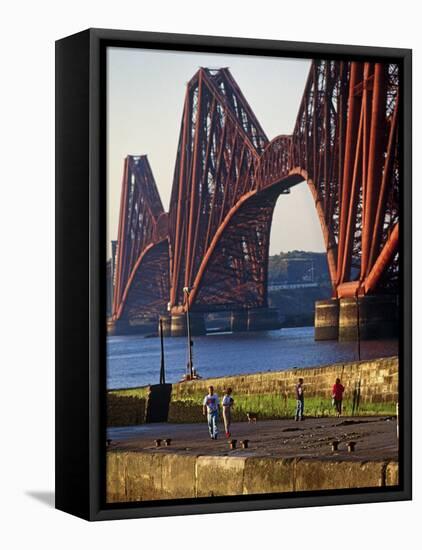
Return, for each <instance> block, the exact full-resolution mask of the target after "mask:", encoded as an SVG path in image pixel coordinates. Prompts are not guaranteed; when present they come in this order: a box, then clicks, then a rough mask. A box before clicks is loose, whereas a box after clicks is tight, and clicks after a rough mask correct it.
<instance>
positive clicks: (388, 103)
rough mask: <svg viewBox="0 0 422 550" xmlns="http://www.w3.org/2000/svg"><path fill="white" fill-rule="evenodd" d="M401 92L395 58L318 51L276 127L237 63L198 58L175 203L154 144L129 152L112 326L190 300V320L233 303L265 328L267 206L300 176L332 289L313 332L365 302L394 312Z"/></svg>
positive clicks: (370, 314) (170, 313) (134, 322)
mask: <svg viewBox="0 0 422 550" xmlns="http://www.w3.org/2000/svg"><path fill="white" fill-rule="evenodd" d="M280 100H282V98H280ZM399 106H400V103H399V70H398V66H397V65H393V64H385V63H363V62H342V61H328V60H314V61H313V62H312V65H311V68H310V71H309V76H308V79H307V82H306V85H305V89H304V92H303V97H302V100H301V103H300V107H299V112H298V114H297V118H296V123H295V127H294V129H293V132H292V134H291V135H281V136H278V137H276V138H275V139H273V140H272V141H270V140H269V139H268V137H267V136H266V134H265V131H264V130H263V128H262V127H261V125H260V123H259V121H258V120H257V118H256V116H255V115H254V113H253V111H252V109H251V107H250V105H249V104H248V102H247V100H246V98H245V97H244V96H243V94H242V91H241V90H240V88H239V86H238V85H237V83H236V81H235V80H234V78H233V76H232V75H231V73H230V71H229V70H228V69H227V68H221V69H219V70H212V69H207V68H200V69H199V70H198V72H197V73H196V74H195V75H194V76H193V78H192V79H191V80H190V82H189V83H188V84H187V89H186V95H185V101H184V110H183V117H182V121H181V128H180V137H179V143H178V148H177V155H176V165H175V171H174V179H173V187H172V194H171V201H170V209H169V212H168V213H167V212H165V211H164V209H163V206H162V203H161V200H160V196H159V192H158V189H157V186H156V183H155V181H154V176H153V173H152V170H151V167H150V165H149V162H148V159H147V157H146V156H128V157H127V158H126V159H125V163H124V171H123V181H122V191H121V203H120V221H119V229H118V242H117V254H116V261H115V264H116V269H115V276H114V297H113V311H112V319H111V324H112V325H113V326H114V327H115V330H121V331H122V332H127V331H130V330H132V329H134V328H136V327H137V326H141V325H142V324H143V323H145V322H147V321H150V322H152V321H153V322H155V323H157V320H158V317H159V316H164V317H166V316H167V318H168V319H173V323H175V325H177V324H178V323H179V324H180V322H183V319H185V312H186V310H187V309H189V312H190V313H191V315H192V319H193V324H194V325H195V323H197V324H198V323H199V325H200V321H198V319H200V316H201V314H202V313H203V312H207V313H208V312H215V311H221V310H225V311H230V312H232V315H233V319H234V324H233V326H234V327H236V326H237V327H238V328H239V330H241V329H242V328H247V326H249V329H250V330H252V329H253V327H252V325H253V324H254V322H255V328H269V327H270V325H271V323H274V322H276V321H275V319H274V314H273V313H274V312H271V310H270V309H269V308H268V303H267V278H268V254H269V239H270V229H271V222H272V216H273V212H274V207H275V204H276V202H277V199H278V197H279V196H280V195H281V194H283V193H288V192H289V189H290V188H291V187H292V186H294V185H297V184H299V183H301V182H306V184H307V185H308V188H309V191H310V193H311V194H312V197H313V200H314V204H315V209H316V212H317V215H318V218H319V221H320V224H321V230H322V234H323V238H324V242H325V246H326V250H327V261H328V267H329V273H330V278H331V283H332V289H333V294H332V296H333V299H332V300H330V301H328V302H324V303H320V304H319V305H318V304H317V311H316V326H317V329H318V328H319V336H320V337H321V338H324V337H336V336H337V333H338V324H339V322H340V325H341V323H342V320H341V319H342V318H343V325H344V324H346V325H347V323H349V325H350V324H351V325H353V324H356V323H355V321H356V320H355V317H356V315H358V316H359V313H360V316H361V319H360V320H359V322H361V323H367V324H371V322H372V321H374V322H375V323H378V324H379V323H380V322H382V319H381V317H384V318H385V317H388V318H390V317H391V315H393V316H394V315H396V313H395V312H394V311H393V310H395V308H396V297H397V292H398V291H397V289H398V265H399V257H398V256H399V180H400V170H399V142H398V121H399ZM298 216H301V213H300V212H298ZM303 223H304V224H305V223H307V222H306V219H303ZM288 230H289V229H288V227H286V231H288ZM359 304H361V311H360V312H359ZM368 304H369V305H368ZM371 304H372V305H371ZM374 304H375V305H374ZM392 304H393V305H392ZM392 307H393V310H392V309H391V308H392ZM392 311H393V313H392ZM195 316H196V317H195ZM339 318H340V321H339ZM371 318H373V319H372V320H371ZM195 319H196V321H195ZM251 319H252V320H251ZM347 319H349V320H347ZM350 319H352V321H350ZM353 319H354V320H353ZM380 319H381V320H380ZM181 320H182V321H181ZM169 323H170V324H171V321H170V320H169ZM236 323H237V324H236ZM248 323H249V325H248ZM251 323H252V325H251ZM199 325H198V326H199ZM118 327H120V328H118ZM193 330H194V328H193ZM198 330H199V329H198ZM333 330H334V333H333ZM336 331H337V332H336ZM174 332H176V333H177V328H175V329H174Z"/></svg>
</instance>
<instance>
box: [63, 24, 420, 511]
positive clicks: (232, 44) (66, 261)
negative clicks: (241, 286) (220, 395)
mask: <svg viewBox="0 0 422 550" xmlns="http://www.w3.org/2000/svg"><path fill="white" fill-rule="evenodd" d="M108 46H120V47H139V48H151V49H160V50H172V51H175V50H178V51H190V52H192V51H196V52H212V53H225V54H244V55H245V54H246V55H258V56H273V57H274V56H282V57H285V56H288V57H300V58H306V57H308V58H319V57H325V58H330V59H340V58H341V59H354V60H359V59H365V60H366V59H368V58H370V59H373V60H381V61H382V60H387V59H388V60H394V62H395V63H398V64H399V67H400V71H401V80H400V86H401V88H400V94H401V97H402V98H403V101H402V105H403V107H402V109H401V120H400V129H401V130H400V131H401V135H400V143H401V144H402V147H401V155H402V158H401V160H402V164H401V166H402V176H403V179H402V181H403V188H402V197H401V200H402V203H401V208H402V210H401V212H402V214H401V218H402V222H401V230H400V258H401V260H400V261H401V265H400V267H401V285H402V288H401V292H402V293H401V296H402V302H401V314H402V317H401V318H402V325H401V335H400V336H401V338H400V342H401V345H400V353H399V356H400V365H401V370H400V382H399V392H400V438H401V440H400V460H399V464H400V466H399V468H400V475H399V477H400V485H399V487H398V488H393V489H390V488H388V487H381V488H377V489H362V490H347V491H346V490H337V491H323V492H308V493H295V494H283V496H280V495H262V496H249V497H246V498H243V497H221V498H215V499H212V500H211V499H201V500H200V501H194V500H189V499H187V500H180V501H177V502H175V501H163V502H151V503H148V502H143V503H136V504H121V505H107V504H105V498H104V492H105V489H104V486H105V481H104V480H105V449H104V441H105V430H106V425H105V345H104V342H105V336H106V324H105V318H106V314H105V304H106V300H105V295H106V288H105V276H104V270H103V266H104V265H105V261H106V252H105V251H106V246H105V206H106V205H105V200H106V197H105V195H106V185H105V181H106V171H105V158H106V142H105V135H106V119H105V100H106V98H105V51H106V48H107V47H108ZM411 89H412V52H411V50H408V49H396V48H379V47H366V46H365V47H363V46H350V45H335V44H312V43H304V42H285V41H275V40H256V39H244V38H227V37H216V36H196V35H182V34H164V33H151V32H138V31H121V30H106V29H89V30H85V31H83V32H80V33H78V34H75V35H73V36H69V37H67V38H63V39H61V40H59V41H57V42H56V508H58V509H60V510H63V511H65V512H68V513H71V514H74V515H76V516H79V517H81V518H84V519H87V520H108V519H121V518H137V517H151V516H170V515H182V514H183V515H184V514H202V513H216V512H230V511H243V510H263V509H275V508H286V507H289V508H291V507H303V506H321V505H337V504H351V503H369V502H383V501H393V500H409V499H411V497H412V489H411V487H412V460H411V456H412V455H411V453H412V442H411V432H412V413H411V410H412V409H411V407H412V400H411V376H412V375H411V329H412V327H411V307H412V306H411V299H412V296H411V285H412V281H411V176H412V175H411V147H412V144H411V139H412V135H411V134H412V131H411V120H412V96H411V93H412V92H411Z"/></svg>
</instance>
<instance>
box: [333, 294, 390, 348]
mask: <svg viewBox="0 0 422 550" xmlns="http://www.w3.org/2000/svg"><path fill="white" fill-rule="evenodd" d="M398 309H399V308H398V297H397V296H396V295H383V296H361V297H359V298H358V299H356V298H342V299H341V300H340V308H339V340H340V341H342V342H344V341H350V340H357V339H358V337H359V338H360V339H361V340H372V339H379V338H395V337H397V336H398V332H399V315H398ZM358 320H359V329H358Z"/></svg>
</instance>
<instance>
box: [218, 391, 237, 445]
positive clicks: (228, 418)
mask: <svg viewBox="0 0 422 550" xmlns="http://www.w3.org/2000/svg"><path fill="white" fill-rule="evenodd" d="M221 404H222V405H223V420H224V429H225V431H226V437H227V438H229V437H230V436H231V433H230V426H231V422H232V407H233V404H234V399H233V397H232V389H231V388H227V390H226V393H225V395H224V397H223V401H222V403H221Z"/></svg>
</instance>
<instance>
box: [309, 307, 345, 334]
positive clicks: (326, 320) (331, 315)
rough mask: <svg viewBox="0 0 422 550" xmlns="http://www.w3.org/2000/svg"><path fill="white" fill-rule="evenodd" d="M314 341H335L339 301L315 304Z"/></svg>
mask: <svg viewBox="0 0 422 550" xmlns="http://www.w3.org/2000/svg"><path fill="white" fill-rule="evenodd" d="M314 326H315V333H314V338H315V340H337V339H338V328H339V300H337V299H336V298H332V299H331V300H319V301H318V302H315V325H314Z"/></svg>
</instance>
